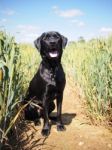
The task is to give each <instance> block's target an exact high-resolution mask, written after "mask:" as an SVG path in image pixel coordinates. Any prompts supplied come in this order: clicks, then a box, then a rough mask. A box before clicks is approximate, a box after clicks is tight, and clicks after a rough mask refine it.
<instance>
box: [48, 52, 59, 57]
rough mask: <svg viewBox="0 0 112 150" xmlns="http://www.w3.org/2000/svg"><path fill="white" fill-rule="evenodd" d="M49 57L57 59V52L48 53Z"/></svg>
mask: <svg viewBox="0 0 112 150" xmlns="http://www.w3.org/2000/svg"><path fill="white" fill-rule="evenodd" d="M49 55H50V57H57V56H58V53H57V52H50V53H49Z"/></svg>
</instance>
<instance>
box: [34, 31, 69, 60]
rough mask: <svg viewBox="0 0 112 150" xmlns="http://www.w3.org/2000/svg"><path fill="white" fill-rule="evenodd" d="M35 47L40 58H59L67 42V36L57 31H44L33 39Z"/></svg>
mask: <svg viewBox="0 0 112 150" xmlns="http://www.w3.org/2000/svg"><path fill="white" fill-rule="evenodd" d="M34 44H35V47H36V48H37V49H38V50H39V52H40V54H41V56H42V58H47V59H58V58H61V55H62V50H63V49H64V48H65V46H66V44H67V38H66V37H64V36H63V35H61V34H59V33H58V32H54V31H52V32H45V33H43V34H42V35H41V36H40V37H39V38H37V39H36V40H35V41H34Z"/></svg>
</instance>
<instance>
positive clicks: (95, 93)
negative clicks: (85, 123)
mask: <svg viewBox="0 0 112 150" xmlns="http://www.w3.org/2000/svg"><path fill="white" fill-rule="evenodd" d="M40 60H41V58H40V56H39V53H38V52H37V50H36V49H35V48H34V47H33V46H32V45H30V44H17V43H16V41H15V40H14V38H13V37H11V36H9V35H7V34H6V33H5V32H2V31H1V32H0V140H1V143H2V142H3V140H4V139H6V137H7V134H8V133H9V131H10V130H11V128H12V127H14V125H15V123H16V122H17V118H18V116H20V114H21V111H22V109H24V108H22V107H20V101H21V98H22V96H24V95H25V92H26V90H27V87H28V84H29V81H30V80H31V78H32V77H33V75H34V73H35V72H36V70H37V68H38V65H39V63H40ZM62 63H63V66H64V70H65V72H66V76H67V78H69V77H71V78H72V79H73V81H74V84H75V83H77V84H78V85H79V86H80V88H81V89H82V91H83V93H84V95H85V100H86V106H87V107H86V108H87V112H88V116H89V117H90V118H91V120H92V121H93V123H94V122H106V123H107V124H110V123H112V37H111V36H110V37H108V38H106V39H92V40H90V41H78V42H70V43H68V45H67V47H66V49H65V50H64V55H63V59H62Z"/></svg>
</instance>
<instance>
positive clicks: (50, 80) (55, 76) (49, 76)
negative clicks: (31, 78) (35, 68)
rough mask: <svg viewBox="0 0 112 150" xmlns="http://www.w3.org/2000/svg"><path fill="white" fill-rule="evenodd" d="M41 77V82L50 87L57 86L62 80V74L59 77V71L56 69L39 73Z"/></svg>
mask: <svg viewBox="0 0 112 150" xmlns="http://www.w3.org/2000/svg"><path fill="white" fill-rule="evenodd" d="M41 77H42V78H43V80H44V81H45V82H46V83H47V84H49V85H52V86H56V87H57V86H58V84H59V83H60V82H61V81H62V80H63V79H62V77H63V73H61V75H60V69H59V68H56V69H55V70H49V69H45V68H44V70H43V71H41Z"/></svg>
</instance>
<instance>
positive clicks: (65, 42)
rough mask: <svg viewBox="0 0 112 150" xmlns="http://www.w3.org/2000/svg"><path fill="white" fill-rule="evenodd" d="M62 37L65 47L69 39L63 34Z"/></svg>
mask: <svg viewBox="0 0 112 150" xmlns="http://www.w3.org/2000/svg"><path fill="white" fill-rule="evenodd" d="M61 38H62V48H63V49H64V48H65V46H66V44H67V41H68V39H67V38H66V37H64V36H63V35H61Z"/></svg>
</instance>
